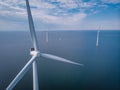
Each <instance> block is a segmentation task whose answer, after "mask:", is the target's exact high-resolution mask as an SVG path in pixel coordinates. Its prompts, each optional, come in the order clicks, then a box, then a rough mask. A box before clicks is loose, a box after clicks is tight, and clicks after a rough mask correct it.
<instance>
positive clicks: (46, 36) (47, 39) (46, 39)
mask: <svg viewBox="0 0 120 90" xmlns="http://www.w3.org/2000/svg"><path fill="white" fill-rule="evenodd" d="M46 43H48V32H47V31H46Z"/></svg>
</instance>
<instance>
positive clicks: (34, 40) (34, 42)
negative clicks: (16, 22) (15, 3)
mask: <svg viewBox="0 0 120 90" xmlns="http://www.w3.org/2000/svg"><path fill="white" fill-rule="evenodd" d="M26 7H27V14H28V21H29V28H30V34H31V38H32V43H33V47H34V49H35V50H36V51H37V50H38V43H37V36H36V32H35V27H34V22H33V18H32V14H31V9H30V5H29V0H26Z"/></svg>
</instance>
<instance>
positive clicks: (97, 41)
mask: <svg viewBox="0 0 120 90" xmlns="http://www.w3.org/2000/svg"><path fill="white" fill-rule="evenodd" d="M99 33H100V27H99V30H98V31H97V40H96V47H98V44H99Z"/></svg>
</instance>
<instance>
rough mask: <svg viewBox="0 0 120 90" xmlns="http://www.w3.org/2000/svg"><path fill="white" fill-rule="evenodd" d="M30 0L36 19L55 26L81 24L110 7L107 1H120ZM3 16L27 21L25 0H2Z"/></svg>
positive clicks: (111, 1)
mask: <svg viewBox="0 0 120 90" xmlns="http://www.w3.org/2000/svg"><path fill="white" fill-rule="evenodd" d="M29 1H30V6H31V10H32V15H33V19H34V21H35V22H36V21H37V22H40V23H44V24H46V25H48V24H50V25H51V26H53V27H54V26H57V27H60V26H63V27H70V26H73V25H74V26H77V25H80V24H81V23H82V22H83V20H84V19H86V18H87V17H89V15H94V14H96V13H99V12H100V11H102V10H103V9H107V8H108V7H109V5H108V4H107V3H112V4H117V3H119V2H120V1H119V0H99V1H98V0H29ZM2 17H4V18H6V20H7V19H8V22H9V21H13V22H16V23H17V24H19V22H24V21H27V13H26V4H25V0H0V20H1V18H2ZM6 22H7V21H6ZM4 23H5V22H4ZM13 25H15V24H13ZM16 26H17V25H16ZM74 26H73V27H74Z"/></svg>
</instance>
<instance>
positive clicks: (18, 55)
mask: <svg viewBox="0 0 120 90" xmlns="http://www.w3.org/2000/svg"><path fill="white" fill-rule="evenodd" d="M48 33H49V41H48V43H47V42H46V39H45V38H46V36H45V35H46V34H45V32H37V37H38V42H39V48H40V50H41V52H45V53H50V54H54V55H58V56H61V57H64V58H67V59H70V60H72V61H76V62H79V63H82V64H84V67H81V66H75V65H71V64H67V63H63V62H58V61H52V60H49V59H45V58H40V59H38V60H37V64H38V76H39V86H40V90H120V31H115V30H113V31H101V32H100V37H99V46H98V47H96V35H97V31H51V32H48ZM31 47H32V43H31V38H30V35H29V32H0V90H5V88H6V87H7V86H8V85H9V83H10V82H11V81H12V80H13V78H14V77H15V76H16V75H17V73H18V72H19V71H20V70H21V69H22V67H23V66H24V65H25V64H26V63H27V61H28V60H29V59H30V58H31V56H30V55H29V49H30V48H31ZM13 90H32V68H30V70H29V71H28V72H27V73H26V75H25V76H24V77H23V78H22V80H21V81H20V82H19V83H18V84H17V85H16V87H15V88H14V89H13Z"/></svg>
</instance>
